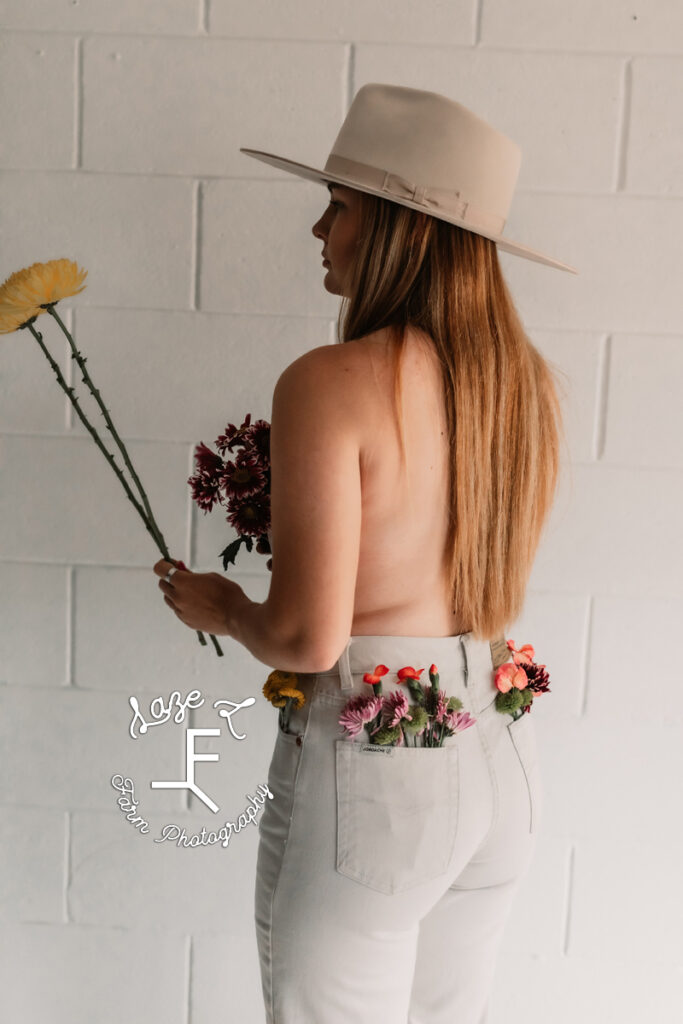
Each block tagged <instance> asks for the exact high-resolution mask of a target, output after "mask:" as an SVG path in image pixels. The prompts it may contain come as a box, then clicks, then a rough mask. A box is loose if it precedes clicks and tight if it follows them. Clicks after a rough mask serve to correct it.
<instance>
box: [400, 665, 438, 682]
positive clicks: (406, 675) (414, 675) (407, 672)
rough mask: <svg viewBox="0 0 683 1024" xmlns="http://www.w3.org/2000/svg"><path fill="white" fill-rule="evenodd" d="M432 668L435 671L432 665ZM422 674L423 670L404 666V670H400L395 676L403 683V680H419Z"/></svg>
mask: <svg viewBox="0 0 683 1024" xmlns="http://www.w3.org/2000/svg"><path fill="white" fill-rule="evenodd" d="M432 668H433V669H434V670H435V671H436V666H435V665H432ZM430 671H431V669H430ZM423 672H424V669H423V668H413V667H412V665H406V667H405V668H400V669H399V670H398V672H397V673H396V675H397V676H398V678H399V679H400V680H401V682H403V680H404V679H419V678H420V676H421V675H422V673H423Z"/></svg>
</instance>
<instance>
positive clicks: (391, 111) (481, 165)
mask: <svg viewBox="0 0 683 1024" xmlns="http://www.w3.org/2000/svg"><path fill="white" fill-rule="evenodd" d="M336 157H341V158H343V159H345V160H353V161H357V162H359V163H362V164H367V165H370V166H372V167H375V168H377V169H378V170H381V171H387V172H390V173H391V174H394V175H400V176H401V177H402V178H405V179H407V180H409V181H411V182H414V183H415V184H416V185H417V186H423V187H426V188H434V189H443V190H448V191H453V192H454V193H459V195H460V198H461V199H463V200H465V201H466V202H471V203H473V204H476V205H477V206H478V207H481V208H483V209H485V210H488V212H489V213H490V214H491V215H493V216H495V217H499V218H501V219H502V220H503V221H505V220H506V219H507V216H508V213H509V210H510V204H511V202H512V198H513V196H514V192H515V186H516V184H517V178H518V176H519V169H520V166H521V163H522V151H521V148H520V147H519V146H518V145H517V143H516V142H514V140H513V139H511V138H509V137H508V136H507V135H504V134H503V133H502V132H499V131H498V130H497V129H496V128H493V127H492V125H490V124H488V123H487V122H486V121H484V120H483V119H482V118H480V117H477V115H476V114H473V113H472V111H471V110H468V108H467V107H465V106H463V105H462V104H461V103H458V102H457V101H456V100H452V99H450V98H449V97H447V96H442V95H441V94H440V93H435V92H427V91H424V90H421V89H411V88H408V87H407V86H400V85H386V84H383V83H378V82H371V83H368V84H367V85H364V86H361V88H360V89H359V90H358V92H357V93H356V95H355V97H354V99H353V101H352V103H351V106H350V107H349V110H348V113H347V115H346V118H345V119H344V123H343V124H342V126H341V128H340V130H339V132H338V134H337V137H336V139H335V141H334V144H333V146H332V149H331V150H330V155H329V157H328V159H327V163H326V165H325V170H332V169H333V168H334V167H335V166H338V165H335V158H336Z"/></svg>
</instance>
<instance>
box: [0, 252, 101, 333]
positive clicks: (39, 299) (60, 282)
mask: <svg viewBox="0 0 683 1024" xmlns="http://www.w3.org/2000/svg"><path fill="white" fill-rule="evenodd" d="M87 273H88V271H87V270H79V268H78V265H77V264H76V263H74V262H73V261H72V260H67V259H62V260H48V262H47V263H32V264H31V266H30V267H24V269H23V270H17V271H16V272H15V273H14V274H11V275H10V276H9V277H8V278H7V280H6V281H5V282H4V283H3V284H2V285H0V333H2V334H7V333H9V332H10V331H16V330H17V329H18V328H19V327H23V325H24V324H25V323H27V322H28V321H29V320H32V319H35V317H37V316H40V314H41V313H44V312H45V309H43V308H41V307H42V306H45V305H47V304H48V303H57V302H59V301H60V299H66V298H68V297H69V296H70V295H78V293H79V292H82V291H83V289H84V288H85V287H86V286H85V285H84V284H83V281H84V280H85V278H86V276H87Z"/></svg>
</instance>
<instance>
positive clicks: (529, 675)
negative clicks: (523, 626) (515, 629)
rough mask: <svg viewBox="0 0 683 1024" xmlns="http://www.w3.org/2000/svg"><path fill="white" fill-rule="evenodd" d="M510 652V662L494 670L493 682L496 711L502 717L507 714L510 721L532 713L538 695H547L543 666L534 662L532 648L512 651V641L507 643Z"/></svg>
mask: <svg viewBox="0 0 683 1024" xmlns="http://www.w3.org/2000/svg"><path fill="white" fill-rule="evenodd" d="M505 642H506V643H507V645H508V648H509V650H511V651H512V661H506V662H505V663H504V664H502V665H499V666H498V668H497V669H496V672H495V676H494V682H495V684H496V687H497V689H498V691H499V692H498V693H497V694H496V708H497V710H498V711H501V712H502V713H503V714H510V715H512V717H513V721H515V720H516V719H517V718H521V716H522V715H523V714H525V713H528V712H529V711H531V704H532V702H533V700H534V697H535V695H536V694H538V693H549V692H550V687H549V686H548V682H549V676H548V673H547V672H546V666H545V665H538V664H537V663H536V662H535V661H534V660H533V657H534V649H533V647H532V646H531V644H523V645H522V647H519V648H517V647H515V642H514V640H506V641H505Z"/></svg>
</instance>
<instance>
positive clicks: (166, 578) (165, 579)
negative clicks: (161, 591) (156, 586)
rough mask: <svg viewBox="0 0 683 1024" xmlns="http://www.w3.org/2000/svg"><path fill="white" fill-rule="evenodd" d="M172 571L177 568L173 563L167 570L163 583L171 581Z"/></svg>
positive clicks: (175, 570)
mask: <svg viewBox="0 0 683 1024" xmlns="http://www.w3.org/2000/svg"><path fill="white" fill-rule="evenodd" d="M174 572H178V570H177V569H176V567H175V565H174V566H172V567H171V568H170V569H169V570H168V572H167V573H166V575H165V576H164V583H170V582H171V576H172V575H173V573H174Z"/></svg>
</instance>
